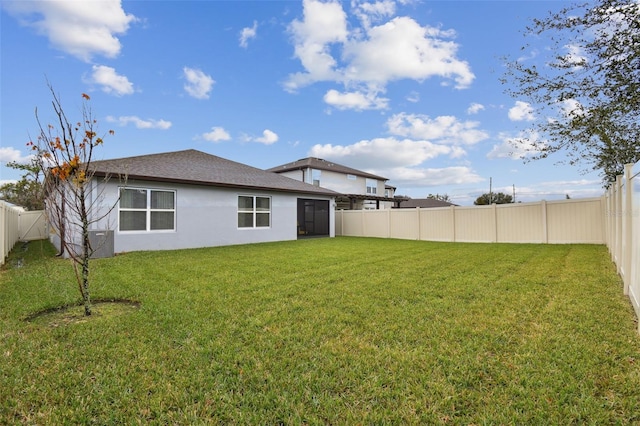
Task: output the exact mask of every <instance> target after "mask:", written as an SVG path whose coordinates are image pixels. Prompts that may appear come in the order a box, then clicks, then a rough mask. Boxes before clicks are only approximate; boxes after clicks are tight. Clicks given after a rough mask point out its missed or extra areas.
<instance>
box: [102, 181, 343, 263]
mask: <svg viewBox="0 0 640 426" xmlns="http://www.w3.org/2000/svg"><path fill="white" fill-rule="evenodd" d="M118 188H119V185H118V184H117V183H115V182H114V183H108V184H106V186H105V188H104V191H102V202H101V204H102V205H103V206H105V208H108V206H111V205H114V204H117V199H118V191H119V190H118ZM127 188H143V189H151V190H153V189H160V190H172V191H175V194H176V195H175V200H176V212H175V230H172V231H120V230H119V223H118V217H119V212H118V206H117V205H116V208H114V209H113V211H112V212H111V213H110V214H109V215H108V218H106V219H105V220H102V221H101V222H100V223H98V224H96V226H95V229H96V230H102V229H111V230H113V231H114V251H115V253H121V252H128V251H140V250H169V249H184V248H196V247H213V246H224V245H233V244H248V243H259V242H270V241H285V240H295V239H296V238H297V223H296V221H297V200H298V198H314V199H323V200H331V198H329V197H322V196H319V197H315V196H309V195H308V194H288V193H279V192H273V191H258V190H238V189H227V188H215V187H208V186H194V185H182V184H178V185H176V184H166V183H157V182H144V181H129V182H127ZM240 195H247V196H263V197H270V198H271V226H270V227H268V228H267V227H265V228H238V196H240ZM329 205H330V208H331V211H330V221H331V223H330V236H331V237H333V236H335V224H334V217H335V215H334V207H333V205H334V203H333V202H330V203H329Z"/></svg>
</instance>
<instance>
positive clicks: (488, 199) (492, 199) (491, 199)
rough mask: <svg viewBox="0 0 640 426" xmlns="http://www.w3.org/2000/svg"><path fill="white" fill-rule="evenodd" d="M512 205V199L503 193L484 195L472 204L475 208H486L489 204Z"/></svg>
mask: <svg viewBox="0 0 640 426" xmlns="http://www.w3.org/2000/svg"><path fill="white" fill-rule="evenodd" d="M509 203H513V197H512V196H511V195H509V194H505V193H504V192H492V193H488V192H487V193H484V194H482V195H481V196H479V197H478V198H476V200H475V201H474V202H473V204H475V205H476V206H488V205H489V204H509Z"/></svg>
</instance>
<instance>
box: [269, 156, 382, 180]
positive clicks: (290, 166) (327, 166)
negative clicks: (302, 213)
mask: <svg viewBox="0 0 640 426" xmlns="http://www.w3.org/2000/svg"><path fill="white" fill-rule="evenodd" d="M308 168H311V169H316V170H327V171H332V172H336V173H343V174H348V175H355V176H362V177H365V178H370V179H377V180H388V179H387V178H385V177H382V176H377V175H374V174H372V173H367V172H363V171H362V170H356V169H352V168H351V167H347V166H343V165H341V164H336V163H333V162H331V161H327V160H323V159H321V158H315V157H308V158H303V159H301V160H298V161H294V162H292V163H287V164H283V165H281V166H276V167H272V168H270V169H267V171H268V172H275V173H284V172H289V171H291V170H303V169H308Z"/></svg>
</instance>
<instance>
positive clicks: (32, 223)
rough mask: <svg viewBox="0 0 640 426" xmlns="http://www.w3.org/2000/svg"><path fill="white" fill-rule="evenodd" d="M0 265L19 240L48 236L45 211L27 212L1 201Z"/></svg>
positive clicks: (38, 238)
mask: <svg viewBox="0 0 640 426" xmlns="http://www.w3.org/2000/svg"><path fill="white" fill-rule="evenodd" d="M0 227H1V228H0V229H1V230H2V235H0V265H3V264H4V262H5V259H6V258H7V256H8V255H9V252H10V251H11V249H12V248H13V246H14V245H15V244H16V243H17V242H18V241H32V240H43V239H45V238H47V237H48V232H47V222H46V220H45V215H44V212H43V211H32V212H27V211H24V210H23V209H21V208H19V207H15V206H12V205H11V204H8V203H5V202H4V201H0Z"/></svg>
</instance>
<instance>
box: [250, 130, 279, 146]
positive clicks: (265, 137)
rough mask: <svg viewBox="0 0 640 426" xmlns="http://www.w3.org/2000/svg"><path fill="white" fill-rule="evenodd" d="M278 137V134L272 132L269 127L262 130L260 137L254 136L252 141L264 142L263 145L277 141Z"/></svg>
mask: <svg viewBox="0 0 640 426" xmlns="http://www.w3.org/2000/svg"><path fill="white" fill-rule="evenodd" d="M278 139H279V138H278V135H277V134H276V133H274V132H272V131H271V130H269V129H265V130H264V131H263V132H262V137H259V138H254V139H253V141H254V142H259V143H262V144H265V145H272V144H274V143H276V142H278Z"/></svg>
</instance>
